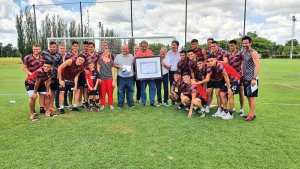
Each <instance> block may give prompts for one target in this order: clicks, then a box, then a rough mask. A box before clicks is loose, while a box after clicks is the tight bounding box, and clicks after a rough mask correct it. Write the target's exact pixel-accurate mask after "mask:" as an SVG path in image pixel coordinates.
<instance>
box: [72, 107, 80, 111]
mask: <svg viewBox="0 0 300 169" xmlns="http://www.w3.org/2000/svg"><path fill="white" fill-rule="evenodd" d="M72 111H80V110H79V109H78V107H73V108H72Z"/></svg>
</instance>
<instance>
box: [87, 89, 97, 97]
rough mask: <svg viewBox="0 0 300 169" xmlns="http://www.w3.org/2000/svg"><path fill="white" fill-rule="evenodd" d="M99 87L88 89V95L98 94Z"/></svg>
mask: <svg viewBox="0 0 300 169" xmlns="http://www.w3.org/2000/svg"><path fill="white" fill-rule="evenodd" d="M99 93H100V92H99V89H97V90H89V91H88V95H89V96H93V95H99Z"/></svg>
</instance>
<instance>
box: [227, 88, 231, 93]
mask: <svg viewBox="0 0 300 169" xmlns="http://www.w3.org/2000/svg"><path fill="white" fill-rule="evenodd" d="M227 93H228V95H232V90H231V88H230V87H229V88H228V89H227Z"/></svg>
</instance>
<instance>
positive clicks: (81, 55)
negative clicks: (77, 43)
mask: <svg viewBox="0 0 300 169" xmlns="http://www.w3.org/2000/svg"><path fill="white" fill-rule="evenodd" d="M77 57H78V58H79V57H81V58H83V59H85V56H84V55H83V54H79V55H78V56H77Z"/></svg>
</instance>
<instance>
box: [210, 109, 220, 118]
mask: <svg viewBox="0 0 300 169" xmlns="http://www.w3.org/2000/svg"><path fill="white" fill-rule="evenodd" d="M221 114H222V112H221V109H220V108H218V110H217V112H215V113H214V114H213V115H212V116H213V117H222V116H221Z"/></svg>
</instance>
